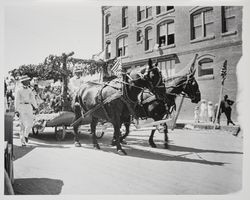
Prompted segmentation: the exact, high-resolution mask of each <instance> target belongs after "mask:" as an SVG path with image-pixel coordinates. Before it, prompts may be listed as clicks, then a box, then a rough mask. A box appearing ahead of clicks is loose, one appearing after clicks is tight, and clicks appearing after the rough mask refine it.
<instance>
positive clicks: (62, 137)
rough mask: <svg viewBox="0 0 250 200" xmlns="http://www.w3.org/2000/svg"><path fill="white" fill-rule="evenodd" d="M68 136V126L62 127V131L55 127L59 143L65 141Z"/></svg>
mask: <svg viewBox="0 0 250 200" xmlns="http://www.w3.org/2000/svg"><path fill="white" fill-rule="evenodd" d="M65 135H66V126H64V125H63V126H62V128H61V129H59V130H58V129H57V126H55V136H56V140H57V141H62V140H64V138H65Z"/></svg>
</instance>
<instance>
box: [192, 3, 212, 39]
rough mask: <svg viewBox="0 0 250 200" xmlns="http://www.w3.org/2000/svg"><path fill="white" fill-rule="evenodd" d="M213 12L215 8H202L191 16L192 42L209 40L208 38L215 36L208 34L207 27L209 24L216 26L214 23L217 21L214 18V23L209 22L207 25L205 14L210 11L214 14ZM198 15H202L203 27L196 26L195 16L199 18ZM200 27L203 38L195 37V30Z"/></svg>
mask: <svg viewBox="0 0 250 200" xmlns="http://www.w3.org/2000/svg"><path fill="white" fill-rule="evenodd" d="M213 10H214V9H213V7H205V8H201V9H199V10H197V11H195V12H193V13H191V14H190V26H191V28H190V29H191V40H199V39H203V38H208V37H211V36H213V35H214V33H213V34H210V35H208V34H207V32H208V31H207V30H206V26H207V25H208V24H212V25H213V24H214V21H215V20H214V18H213V20H212V22H208V23H206V18H205V13H206V12H209V11H212V12H213ZM197 15H200V18H201V25H197V26H195V25H194V16H197ZM198 26H201V36H200V37H197V36H196V35H195V30H194V29H195V28H196V27H198Z"/></svg>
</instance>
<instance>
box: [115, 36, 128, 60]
mask: <svg viewBox="0 0 250 200" xmlns="http://www.w3.org/2000/svg"><path fill="white" fill-rule="evenodd" d="M116 55H117V57H120V56H127V55H128V36H127V35H123V36H121V37H119V38H117V51H116Z"/></svg>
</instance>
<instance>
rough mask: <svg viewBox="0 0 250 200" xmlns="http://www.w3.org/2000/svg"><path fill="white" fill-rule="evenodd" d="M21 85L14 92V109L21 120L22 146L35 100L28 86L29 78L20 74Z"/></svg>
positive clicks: (26, 137)
mask: <svg viewBox="0 0 250 200" xmlns="http://www.w3.org/2000/svg"><path fill="white" fill-rule="evenodd" d="M19 81H20V83H21V85H20V87H18V88H17V91H16V93H15V109H16V112H17V113H18V115H19V120H20V122H21V130H20V139H21V144H22V146H26V143H28V136H29V133H30V132H31V130H32V126H33V119H34V115H33V109H35V110H37V102H36V99H35V95H34V93H33V92H32V90H31V89H30V88H29V87H28V86H29V84H30V78H29V77H28V76H26V75H25V76H22V77H20V79H19Z"/></svg>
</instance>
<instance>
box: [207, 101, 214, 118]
mask: <svg viewBox="0 0 250 200" xmlns="http://www.w3.org/2000/svg"><path fill="white" fill-rule="evenodd" d="M207 114H208V121H209V122H213V117H214V106H213V102H212V101H209V102H208V106H207Z"/></svg>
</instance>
